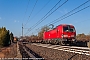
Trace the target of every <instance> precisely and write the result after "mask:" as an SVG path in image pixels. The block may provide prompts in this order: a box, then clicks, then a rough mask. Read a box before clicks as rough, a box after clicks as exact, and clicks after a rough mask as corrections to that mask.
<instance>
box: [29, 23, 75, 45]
mask: <svg viewBox="0 0 90 60" xmlns="http://www.w3.org/2000/svg"><path fill="white" fill-rule="evenodd" d="M30 42H39V43H50V44H59V45H66V44H73V43H75V42H76V30H75V27H74V26H73V25H70V24H60V25H58V26H56V27H55V28H53V29H51V30H48V31H44V33H43V39H42V40H32V41H30Z"/></svg>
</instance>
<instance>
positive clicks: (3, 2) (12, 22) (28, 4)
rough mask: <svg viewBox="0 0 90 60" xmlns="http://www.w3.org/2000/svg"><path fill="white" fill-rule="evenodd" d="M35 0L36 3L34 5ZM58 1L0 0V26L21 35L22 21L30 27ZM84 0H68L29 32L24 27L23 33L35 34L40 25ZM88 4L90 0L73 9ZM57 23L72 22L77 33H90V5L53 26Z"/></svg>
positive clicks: (61, 14)
mask: <svg viewBox="0 0 90 60" xmlns="http://www.w3.org/2000/svg"><path fill="white" fill-rule="evenodd" d="M36 1H37V3H36V5H35V7H34V4H35V2H36ZM58 1H60V0H0V27H2V26H4V27H6V28H7V29H8V30H10V31H11V32H13V34H14V36H21V34H22V23H23V25H24V28H31V27H32V26H33V25H35V24H36V23H37V22H38V21H39V20H41V19H42V18H43V17H44V16H45V15H46V13H47V12H49V11H50V10H51V9H52V7H53V6H54V5H55V4H56V3H57V2H58ZM65 1H66V0H61V2H60V3H59V4H58V5H57V6H56V7H55V8H54V9H53V10H55V9H56V8H57V7H58V6H60V5H61V4H62V3H63V2H65ZM86 1H88V0H68V1H67V3H65V4H64V5H63V6H62V7H60V8H59V9H57V10H56V11H55V12H54V13H52V14H51V15H50V16H49V17H47V18H46V19H45V20H44V21H43V22H42V23H40V24H39V25H37V26H36V27H35V28H34V29H33V30H31V31H30V32H29V33H27V32H28V30H27V29H24V35H31V34H37V31H39V30H40V28H41V27H42V26H44V25H46V24H48V23H50V22H52V21H53V20H55V19H57V18H59V17H61V16H63V15H65V14H66V13H68V12H69V11H71V10H73V9H74V8H76V7H78V6H79V5H81V4H83V3H84V2H86ZM45 5H46V6H45ZM88 5H90V1H89V2H88V3H86V4H85V5H83V6H82V7H80V8H79V9H77V10H75V11H78V10H80V9H82V8H84V7H86V6H88ZM33 7H34V9H33ZM43 7H44V8H43ZM32 10H33V11H32ZM53 10H52V11H53ZM52 11H51V12H52ZM75 11H73V12H72V13H74V12H75ZM51 12H50V13H51ZM72 13H71V14H72ZM59 20H60V19H59ZM25 24H26V25H25ZM59 24H72V25H74V26H75V28H76V32H77V34H79V33H85V34H90V28H89V27H90V7H88V8H86V9H84V10H82V11H80V12H78V13H76V14H74V15H72V16H70V17H68V18H66V19H64V20H62V21H59V22H57V23H55V24H54V26H57V25H59ZM26 33H27V34H26Z"/></svg>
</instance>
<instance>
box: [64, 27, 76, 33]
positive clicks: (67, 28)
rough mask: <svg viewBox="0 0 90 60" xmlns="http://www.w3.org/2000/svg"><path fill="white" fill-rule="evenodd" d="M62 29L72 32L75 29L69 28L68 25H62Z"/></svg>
mask: <svg viewBox="0 0 90 60" xmlns="http://www.w3.org/2000/svg"><path fill="white" fill-rule="evenodd" d="M63 31H69V32H74V31H75V29H74V28H70V26H64V27H63Z"/></svg>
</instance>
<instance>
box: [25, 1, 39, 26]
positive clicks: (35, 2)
mask: <svg viewBox="0 0 90 60" xmlns="http://www.w3.org/2000/svg"><path fill="white" fill-rule="evenodd" d="M37 2H38V0H36V2H35V4H34V6H33V9H32V11H31V13H30V15H29V17H28V20H27V21H26V23H25V25H26V24H27V23H28V21H29V18H30V17H31V15H32V13H33V11H34V8H35V6H36V4H37ZM25 25H24V26H25Z"/></svg>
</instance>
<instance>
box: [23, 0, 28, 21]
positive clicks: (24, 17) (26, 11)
mask: <svg viewBox="0 0 90 60" xmlns="http://www.w3.org/2000/svg"><path fill="white" fill-rule="evenodd" d="M29 3H30V0H28V4H27V7H26V11H25V14H24V17H23V21H24V18H25V15H26V13H27V9H28V5H29Z"/></svg>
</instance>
